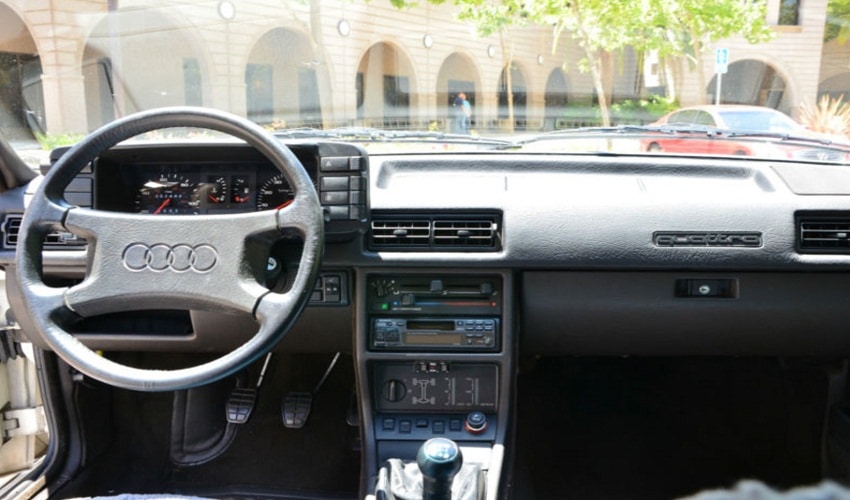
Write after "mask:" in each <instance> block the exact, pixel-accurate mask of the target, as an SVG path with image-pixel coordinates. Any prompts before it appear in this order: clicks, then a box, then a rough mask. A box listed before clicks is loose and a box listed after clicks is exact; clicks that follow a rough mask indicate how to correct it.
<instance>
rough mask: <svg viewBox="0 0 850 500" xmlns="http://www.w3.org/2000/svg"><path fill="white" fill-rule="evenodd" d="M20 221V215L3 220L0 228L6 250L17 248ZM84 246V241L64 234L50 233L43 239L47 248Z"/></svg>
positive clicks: (9, 216) (8, 216)
mask: <svg viewBox="0 0 850 500" xmlns="http://www.w3.org/2000/svg"><path fill="white" fill-rule="evenodd" d="M22 220H23V216H22V215H20V214H15V215H7V216H6V218H5V219H4V220H3V225H2V226H0V227H2V231H3V248H5V249H6V250H14V249H15V247H17V246H18V235H19V233H20V231H21V221H22ZM85 244H86V240H84V239H82V238H78V237H76V236H75V235H73V234H71V233H66V232H56V233H50V234H48V235H47V236H46V237H45V238H44V246H45V247H48V248H65V247H75V246H83V245H85Z"/></svg>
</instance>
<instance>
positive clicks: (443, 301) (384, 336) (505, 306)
mask: <svg viewBox="0 0 850 500" xmlns="http://www.w3.org/2000/svg"><path fill="white" fill-rule="evenodd" d="M357 282H358V286H359V287H360V293H358V294H357V296H358V297H365V301H364V302H363V303H361V304H358V332H357V346H356V351H357V370H358V378H359V384H358V385H359V387H360V395H361V400H362V404H361V417H362V428H363V434H364V450H363V453H364V461H363V463H364V467H363V469H364V470H363V474H364V477H363V484H364V485H365V487H366V489H367V491H366V492H365V493H366V494H367V495H368V494H372V493H374V490H373V489H372V486H370V485H374V484H375V479H376V476H377V472H378V469H379V468H380V467H381V466H382V464H384V463H385V462H386V461H388V460H391V459H392V460H402V461H406V462H412V461H415V460H416V455H417V451H418V450H419V448H420V446H421V445H422V444H423V442H425V441H426V440H429V439H432V438H448V439H450V440H453V441H455V442H456V443H458V445H459V446H460V449H461V451H462V453H463V456H464V461H465V462H466V463H474V464H476V465H477V466H480V468H481V470H483V471H484V475H485V477H486V489H485V491H486V498H496V497H497V492H498V488H499V480H500V475H501V468H502V463H503V457H504V450H505V448H504V446H505V439H506V435H507V430H508V422H509V420H510V406H511V405H510V401H511V391H512V389H513V387H512V384H513V382H512V380H513V372H514V366H513V364H514V360H513V353H514V352H515V349H514V348H513V345H514V335H513V330H512V325H513V318H512V315H511V311H512V304H511V298H510V295H509V294H508V293H507V291H509V290H511V289H512V288H511V276H510V274H509V273H504V272H481V273H471V272H469V273H462V274H461V273H457V272H441V271H434V272H411V271H409V270H400V271H398V272H387V271H386V270H384V269H382V270H381V271H379V272H378V271H376V272H374V273H373V272H369V271H368V270H364V271H362V272H361V274H360V275H359V276H358V280H357Z"/></svg>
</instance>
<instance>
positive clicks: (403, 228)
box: [372, 220, 431, 247]
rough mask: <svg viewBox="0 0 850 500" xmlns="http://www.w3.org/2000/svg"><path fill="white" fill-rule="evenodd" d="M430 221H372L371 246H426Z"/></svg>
mask: <svg viewBox="0 0 850 500" xmlns="http://www.w3.org/2000/svg"><path fill="white" fill-rule="evenodd" d="M430 238H431V221H427V220H425V221H373V222H372V244H373V245H374V246H379V247H391V246H428V241H429V240H430Z"/></svg>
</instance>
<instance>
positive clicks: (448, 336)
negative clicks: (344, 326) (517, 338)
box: [367, 275, 502, 352]
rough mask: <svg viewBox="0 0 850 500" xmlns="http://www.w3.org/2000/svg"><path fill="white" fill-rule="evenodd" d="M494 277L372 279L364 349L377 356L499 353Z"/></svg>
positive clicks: (498, 284) (499, 297)
mask: <svg viewBox="0 0 850 500" xmlns="http://www.w3.org/2000/svg"><path fill="white" fill-rule="evenodd" d="M501 289H502V287H501V279H500V278H498V277H491V276H484V277H480V276H479V277H459V276H449V277H433V276H427V275H402V276H372V277H370V278H369V281H368V287H367V308H368V311H369V312H370V320H369V321H370V322H369V339H368V347H369V349H371V350H377V351H414V352H415V351H441V352H451V351H461V352H463V351H479V352H482V351H483V352H495V351H498V349H499V347H500V338H501V324H500V323H501V321H500V318H501V312H502V290H501Z"/></svg>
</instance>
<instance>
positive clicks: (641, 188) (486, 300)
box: [0, 142, 850, 491]
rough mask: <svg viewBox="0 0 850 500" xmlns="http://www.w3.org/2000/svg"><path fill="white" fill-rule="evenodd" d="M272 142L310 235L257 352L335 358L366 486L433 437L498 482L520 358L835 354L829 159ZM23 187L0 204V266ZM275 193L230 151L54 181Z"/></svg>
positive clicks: (264, 174) (257, 203)
mask: <svg viewBox="0 0 850 500" xmlns="http://www.w3.org/2000/svg"><path fill="white" fill-rule="evenodd" d="M287 146H288V147H289V148H290V149H291V150H292V151H293V153H295V155H296V156H297V157H298V159H299V160H300V162H301V163H302V165H303V167H304V169H305V170H306V172H307V173H308V174H309V176H310V178H311V179H312V181H313V185H314V187H315V188H316V191H317V194H318V195H319V200H320V202H321V206H322V211H323V216H324V224H325V237H326V245H325V252H324V259H323V266H322V269H321V272H320V275H319V277H318V281H317V284H316V288H315V289H314V290H313V292H312V296H311V300H310V301H309V304H308V306H307V307H306V309H305V310H304V312H303V313H302V315H301V316H300V317H299V319H298V321H297V322H296V323H295V324H294V325H293V326H292V328H291V329H290V330H289V332H288V333H287V335H286V337H285V338H284V339H283V341H282V342H281V343H280V344H279V345H278V346H277V347H276V349H278V350H282V351H287V352H340V351H342V352H352V353H353V355H354V360H355V370H356V375H357V377H356V378H357V390H358V399H359V401H360V402H361V405H360V408H361V413H360V419H361V423H362V426H363V429H364V431H363V432H364V457H365V458H364V464H366V466H365V467H364V468H363V472H362V474H363V480H362V484H364V485H369V484H373V482H374V476H375V474H376V473H377V469H378V467H379V464H380V463H382V462H383V461H384V460H386V459H388V458H391V457H399V456H401V457H412V456H413V455H415V452H416V449H417V447H418V445H419V443H420V442H421V441H422V440H423V439H426V438H429V437H432V436H434V435H441V436H445V437H450V438H452V439H455V440H457V441H458V442H460V443H461V444H462V446H465V447H466V449H465V450H464V455H466V454H467V452H469V453H470V456H473V457H477V458H476V460H477V461H480V462H481V463H482V464H483V465H484V467H485V468H487V469H489V470H490V471H495V474H493V475H492V476H491V477H490V478H489V479H488V481H490V482H491V483H492V484H490V485H489V486H488V490H489V491H497V490H498V484H497V483H498V481H499V474H498V471H499V469H500V467H501V464H502V461H503V460H504V456H503V452H504V447H503V443H505V442H506V439H507V437H506V436H507V435H508V432H509V429H510V425H511V423H510V422H511V418H512V411H513V410H512V408H513V405H514V401H515V395H514V393H513V390H514V386H515V383H516V379H515V377H516V373H517V370H518V368H517V359H518V357H519V356H520V355H531V356H534V355H538V354H545V355H567V356H583V355H589V356H599V355H605V356H608V355H615V356H623V355H627V356H628V355H650V356H655V355H676V356H680V355H723V356H728V355H734V356H738V355H756V356H766V355H770V356H773V355H775V356H787V355H793V356H801V355H815V356H817V355H826V356H836V355H848V354H850V346H848V343H847V342H846V341H845V339H844V336H843V335H840V334H837V332H842V331H843V330H844V329H845V327H846V303H845V302H846V301H845V299H844V297H845V295H846V293H845V290H846V287H847V282H848V271H850V236H848V235H850V204H848V200H850V198H848V197H849V196H850V171H848V170H847V169H846V167H833V166H825V165H817V164H806V163H795V164H790V163H784V164H775V163H772V162H769V161H760V160H756V159H751V158H748V159H737V158H725V159H724V158H711V159H707V158H703V159H695V158H677V157H674V156H665V157H652V156H640V157H637V156H616V155H610V156H594V155H566V154H564V155H560V154H528V153H518V152H509V153H493V152H486V151H485V152H472V153H442V154H384V155H367V153H366V151H365V150H364V149H363V148H361V147H359V146H357V145H353V144H345V143H334V142H293V143H288V144H287ZM61 153H62V151H61V150H58V151H56V152H55V153H54V155H53V160H54V161H55V160H56V159H57V158H58V157H59V155H61ZM33 190H34V184H31V185H29V186H27V187H25V188H21V189H20V190H18V191H16V192H12V193H6V194H5V195H4V196H3V197H2V203H3V204H4V205H3V206H0V210H2V212H3V213H4V214H5V218H4V222H3V224H2V230H3V233H4V246H3V250H2V252H0V261H2V263H3V264H4V265H5V266H7V267H9V266H12V265H14V248H15V246H14V245H15V230H16V227H20V220H21V216H22V212H23V207H24V206H25V204H26V198H27V196H29V195H30V194H31V193H32V191H33ZM291 198H292V191H291V189H290V187H289V183H288V181H287V179H286V177H285V176H283V175H282V174H280V173H279V172H278V171H277V170H276V169H275V168H274V167H273V166H272V165H271V164H270V163H269V162H268V161H267V160H266V159H264V158H263V157H261V156H260V155H259V154H258V153H257V152H256V151H254V150H253V149H252V148H250V147H247V146H246V145H244V144H240V143H212V144H204V143H187V144H141V145H124V146H120V147H117V148H113V149H112V150H110V151H107V152H105V153H103V154H101V155H100V156H99V157H98V158H97V160H96V161H95V162H93V164H92V165H91V167H90V168H87V169H85V170H84V171H83V172H82V173H81V174H79V175H78V176H77V177H76V178H75V180H74V181H73V182H72V183H71V184H70V185H69V186H68V188H67V190H66V192H65V199H66V200H67V201H68V202H69V203H71V204H75V205H79V206H81V207H92V208H95V209H99V210H106V211H115V212H126V213H132V214H142V215H143V216H150V217H163V218H168V217H179V216H198V217H204V218H205V219H204V220H207V219H209V217H210V216H215V215H222V216H227V215H229V214H235V213H241V212H251V211H262V210H275V209H279V208H282V207H285V206H286V204H287V203H288V202H289V200H291ZM281 237H282V239H281V241H280V242H277V243H274V244H273V245H272V248H271V255H270V256H269V257H270V261H269V262H270V263H271V262H272V260H274V262H275V267H282V268H287V267H290V266H292V265H293V264H292V263H293V262H297V259H293V258H292V255H291V254H292V253H293V252H294V253H297V250H298V248H297V243H293V242H291V241H289V240H288V239H287V238H285V237H284V235H281ZM50 238H54V240H51V239H50ZM56 238H57V237H56V235H48V244H47V245H46V251H45V252H43V254H44V271H45V273H47V274H49V275H52V276H55V277H57V279H59V280H64V281H62V283H64V284H73V283H76V282H78V281H79V280H80V279H81V278H82V277H83V276H84V275H85V273H86V264H87V260H86V248H85V245H86V242H85V241H79V240H78V239H77V240H74V238H65V239H64V240H63V236H62V235H59V236H58V239H56ZM57 241H58V243H57ZM69 241H73V243H74V244H73V245H71V244H68V242H69ZM63 242H64V243H63ZM261 264H265V256H264V257H263V260H262V261H261ZM278 264H280V265H279V266H278ZM284 274H285V273H284ZM7 276H8V275H7ZM269 288H273V287H271V286H269ZM812 318H816V322H817V328H811V324H812V321H813V320H812ZM255 331H256V322H255V321H254V319H253V317H251V316H250V315H247V314H242V315H240V314H227V313H222V312H219V311H181V312H174V311H135V312H132V313H128V314H122V315H112V316H109V317H94V318H86V319H84V320H81V321H80V323H79V325H78V329H77V330H75V331H74V333H75V335H77V337H78V338H79V339H80V340H81V341H83V342H85V343H87V344H88V345H90V346H92V347H93V348H96V349H103V350H107V351H108V350H116V351H147V352H171V353H174V352H181V351H182V352H193V353H200V352H203V353H208V352H223V351H227V350H231V349H234V348H236V347H238V346H240V345H242V344H243V343H244V342H245V341H246V340H247V339H250V338H251V336H252V335H253V333H254V332H255ZM35 340H36V341H38V339H35Z"/></svg>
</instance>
